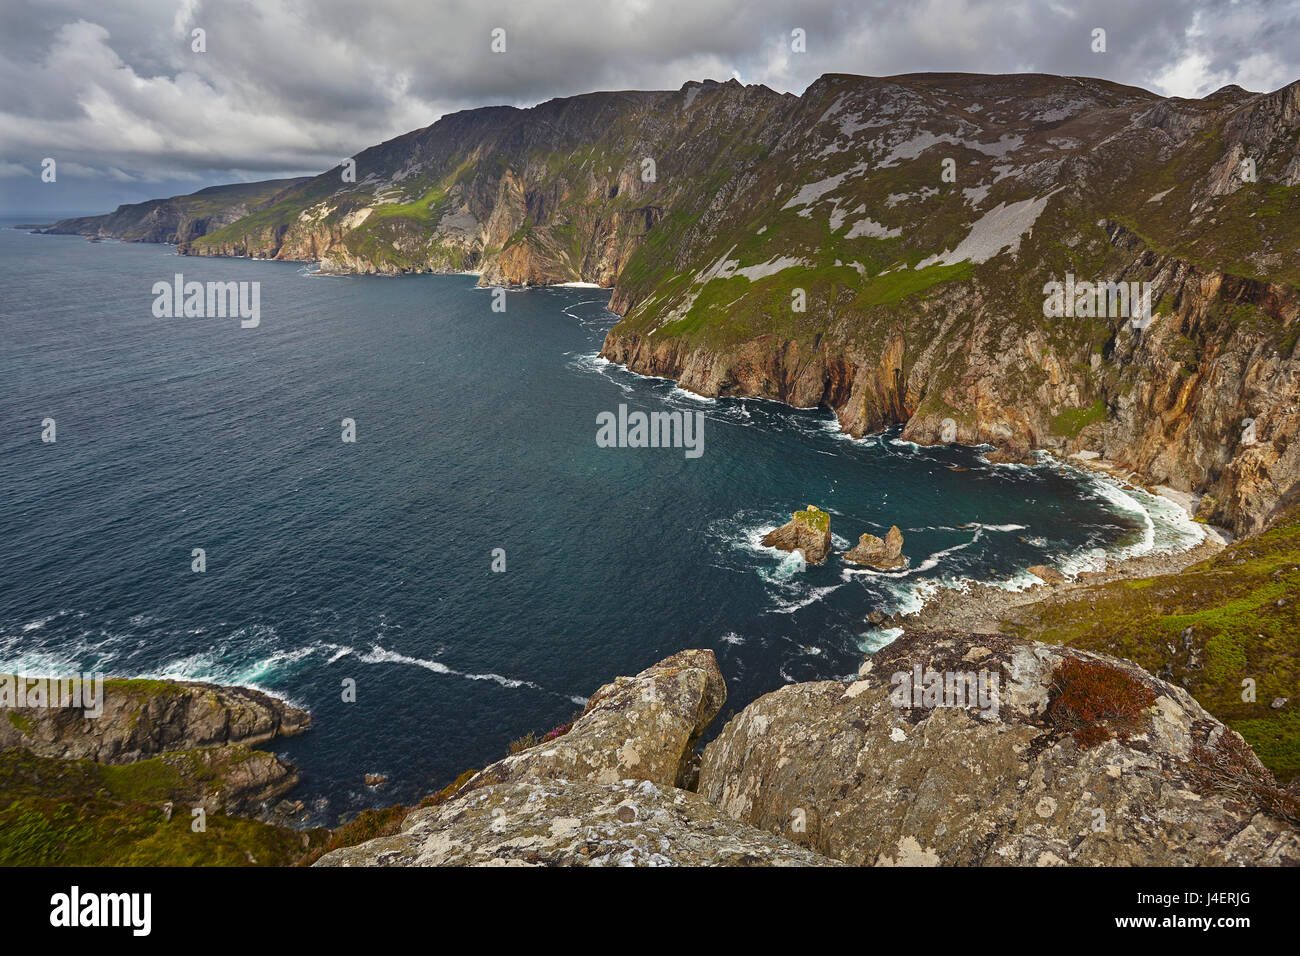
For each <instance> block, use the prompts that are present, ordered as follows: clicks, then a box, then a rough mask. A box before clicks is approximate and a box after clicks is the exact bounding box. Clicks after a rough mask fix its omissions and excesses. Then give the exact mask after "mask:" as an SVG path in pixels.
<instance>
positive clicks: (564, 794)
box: [315, 780, 839, 866]
mask: <svg viewBox="0 0 1300 956" xmlns="http://www.w3.org/2000/svg"><path fill="white" fill-rule="evenodd" d="M315 865H316V866H836V865H839V864H837V863H835V861H833V860H828V859H826V858H825V857H823V856H821V855H820V854H817V853H815V852H812V851H811V850H808V849H805V848H804V847H800V846H797V845H796V844H794V843H791V842H790V841H789V840H785V839H782V838H781V837H779V836H774V835H772V834H770V833H765V832H763V831H762V830H758V829H755V828H754V827H751V826H748V825H746V824H744V823H740V822H738V821H736V820H733V819H731V818H730V817H728V816H726V815H725V814H723V813H720V812H719V811H718V810H717V809H715V808H714V807H713V806H711V805H710V804H708V803H706V802H705V801H704V800H701V799H700V798H699V797H698V796H696V795H695V794H693V793H690V792H688V791H685V790H674V789H671V788H665V787H659V786H656V785H655V784H653V783H651V782H650V781H648V780H642V781H639V782H637V781H631V780H625V781H620V782H618V783H605V784H599V783H590V782H580V781H570V782H561V781H556V780H547V781H514V782H511V783H503V784H496V785H493V786H487V787H482V788H480V789H477V790H474V791H472V792H470V793H468V794H466V795H464V796H462V797H459V798H457V799H455V800H453V801H451V802H450V803H446V804H443V805H442V806H438V807H430V808H428V809H424V810H416V811H415V812H414V813H412V814H411V815H410V816H409V817H407V818H406V822H405V823H404V824H403V828H402V832H401V833H398V834H395V835H394V836H390V837H380V838H378V839H375V840H370V841H368V842H366V843H362V844H360V845H358V846H354V847H347V848H344V849H340V850H335V851H333V852H331V853H327V854H325V855H324V856H323V857H321V858H320V860H318V861H317V862H316V864H315Z"/></svg>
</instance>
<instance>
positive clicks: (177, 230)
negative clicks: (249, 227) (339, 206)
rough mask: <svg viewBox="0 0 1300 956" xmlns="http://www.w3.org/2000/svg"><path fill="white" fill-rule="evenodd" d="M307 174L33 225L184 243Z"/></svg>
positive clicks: (58, 230) (50, 230)
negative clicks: (107, 212) (43, 224)
mask: <svg viewBox="0 0 1300 956" xmlns="http://www.w3.org/2000/svg"><path fill="white" fill-rule="evenodd" d="M305 182H307V180H306V179H271V180H267V181H266V182H260V183H236V184H234V185H230V186H210V187H208V188H207V189H201V190H199V191H198V192H196V193H191V194H190V195H188V196H172V197H171V198H170V199H150V200H149V201H148V202H141V203H131V204H129V205H125V206H118V207H117V209H116V210H115V211H113V212H111V213H109V214H108V215H106V216H82V217H79V218H76V219H61V220H59V221H58V222H56V223H54V224H53V225H52V226H45V227H43V228H41V227H38V228H37V229H36V230H35V231H37V232H43V233H49V234H51V235H74V236H91V237H94V238H102V239H122V240H125V241H127V242H171V243H181V242H187V241H189V240H190V239H196V238H198V237H199V236H202V235H205V234H206V233H208V232H211V231H213V230H214V229H220V228H221V227H222V226H225V225H228V224H230V223H232V222H235V221H237V220H239V219H242V218H244V217H245V216H248V215H250V214H251V213H253V212H254V211H256V210H258V209H260V208H262V207H263V206H265V205H267V204H268V203H270V202H274V201H275V198H276V197H277V196H279V195H280V194H281V193H283V192H284V191H285V190H289V189H293V188H294V187H296V186H299V185H301V184H303V183H305Z"/></svg>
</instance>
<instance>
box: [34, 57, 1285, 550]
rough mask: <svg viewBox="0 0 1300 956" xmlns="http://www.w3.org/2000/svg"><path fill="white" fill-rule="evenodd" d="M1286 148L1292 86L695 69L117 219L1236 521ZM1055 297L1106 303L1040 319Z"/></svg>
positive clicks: (1273, 329)
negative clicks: (778, 78)
mask: <svg viewBox="0 0 1300 956" xmlns="http://www.w3.org/2000/svg"><path fill="white" fill-rule="evenodd" d="M1298 143H1300V83H1293V84H1291V85H1289V86H1287V87H1284V88H1282V89H1280V90H1277V91H1275V92H1273V93H1267V94H1252V93H1247V92H1245V91H1243V90H1240V89H1237V88H1235V87H1233V88H1225V89H1224V90H1221V91H1219V92H1218V93H1216V94H1214V95H1212V96H1209V97H1206V98H1204V99H1200V100H1186V99H1179V98H1163V97H1160V96H1157V95H1155V94H1153V93H1150V92H1148V91H1145V90H1141V89H1136V88H1133V87H1126V86H1121V85H1118V84H1115V83H1109V82H1106V81H1103V80H1097V79H1089V78H1080V77H1057V76H1046V75H1038V74H1017V75H1010V76H983V75H974V74H916V75H907V76H896V77H886V78H871V77H860V76H848V75H840V74H831V75H827V76H824V77H822V78H821V79H819V80H818V81H817V82H816V83H814V84H813V85H812V86H810V87H809V88H808V90H807V91H805V93H804V94H803V95H802V96H798V97H796V96H793V95H788V94H784V95H783V94H777V93H775V92H773V91H771V90H769V89H767V88H766V87H762V86H742V85H741V84H740V83H738V82H736V81H734V80H733V81H729V82H727V83H721V84H720V83H715V82H712V81H709V82H705V83H688V84H686V86H684V87H683V88H682V89H681V90H678V91H675V92H617V93H592V94H588V95H584V96H577V97H571V98H567V99H557V100H551V101H549V102H547V103H543V104H541V105H540V106H537V107H534V108H532V109H527V110H521V109H515V108H512V107H491V108H486V109H478V110H469V111H465V112H460V113H455V114H452V115H449V116H446V117H443V118H442V119H440V120H439V121H438V122H436V123H434V124H433V125H431V126H429V127H427V128H425V129H421V130H416V131H414V132H411V133H408V134H406V135H404V136H400V137H397V138H395V139H393V140H390V141H388V142H386V143H383V144H381V145H379V146H375V147H372V148H370V149H367V150H364V151H363V152H361V153H359V154H357V156H355V157H353V159H352V160H350V161H349V162H348V163H347V164H344V165H341V166H339V167H336V168H335V169H333V170H330V171H329V172H326V173H323V174H321V175H320V176H317V177H315V178H313V179H311V180H308V181H306V182H302V183H298V184H295V185H292V186H290V187H289V188H287V189H282V190H277V191H275V192H274V195H271V196H269V197H267V196H262V197H261V199H260V200H259V202H258V203H257V204H256V205H253V204H252V203H250V202H248V201H246V200H245V199H240V201H239V202H234V201H233V200H234V199H235V196H234V194H232V195H231V196H230V197H228V198H229V199H230V200H231V201H230V202H228V203H227V205H226V207H225V208H224V209H222V210H221V211H219V212H217V213H213V214H209V215H208V217H207V218H206V219H205V220H204V221H203V223H202V228H200V226H199V225H198V224H197V223H198V218H197V217H196V216H194V215H191V221H190V222H189V223H188V224H187V225H185V226H184V228H182V224H181V223H180V222H177V223H176V224H175V226H174V227H173V226H171V225H168V226H167V227H166V228H162V227H158V228H156V229H154V231H153V232H152V233H150V231H149V228H147V227H146V226H145V225H144V224H143V223H142V222H140V221H137V220H139V219H140V217H139V215H138V214H133V216H134V218H132V217H128V218H129V219H131V221H132V223H133V225H132V226H131V229H133V230H135V231H134V232H131V233H130V234H131V235H133V236H137V237H138V236H143V235H150V234H153V235H158V234H159V233H161V232H167V233H168V234H170V233H171V232H174V233H175V234H176V236H177V240H178V241H179V242H180V250H181V251H182V252H184V253H187V254H191V255H239V256H249V255H251V256H260V257H276V258H281V259H295V260H316V261H319V262H320V264H321V268H322V269H324V270H325V271H331V272H356V273H385V274H396V273H403V272H455V271H463V270H472V271H476V272H479V273H480V274H481V275H480V283H481V284H483V285H497V284H539V283H554V282H564V281H586V282H595V283H598V284H600V285H602V286H606V287H611V288H612V295H611V299H610V308H611V309H612V310H613V311H615V312H617V313H619V314H620V315H622V316H623V319H622V321H620V322H619V323H618V324H617V325H616V326H615V327H614V328H613V329H612V330H611V331H610V333H609V335H608V337H607V338H606V341H605V343H604V348H603V352H602V354H603V355H604V356H605V357H606V358H609V359H611V360H613V361H616V362H619V363H623V364H625V365H627V366H628V367H629V368H631V369H633V370H634V371H637V372H642V373H645V374H650V375H658V376H666V377H670V378H674V379H677V380H679V381H680V382H681V384H682V385H683V387H685V388H688V389H691V390H693V391H696V392H699V393H702V394H705V395H710V396H717V395H752V396H762V397H767V398H773V399H777V400H780V401H785V402H790V403H792V404H795V405H800V406H813V405H821V406H825V407H828V408H831V409H833V410H834V411H835V413H836V414H837V416H838V417H839V421H840V423H841V425H842V427H843V428H844V429H845V430H846V431H848V432H850V433H852V434H854V435H861V434H863V433H866V432H870V431H875V430H879V429H881V428H884V427H887V426H891V425H903V426H905V428H904V432H903V437H904V438H905V439H909V440H914V441H918V442H922V443H933V442H937V441H947V440H955V441H960V442H963V443H969V444H975V443H983V442H987V443H990V444H993V445H997V446H1000V448H1001V449H1002V454H1004V455H1006V456H1008V457H1009V458H1012V459H1019V458H1023V457H1024V456H1025V454H1026V453H1027V452H1028V451H1029V450H1030V449H1033V448H1047V449H1051V450H1054V451H1057V452H1060V453H1072V452H1075V451H1080V450H1086V451H1094V452H1098V453H1100V454H1102V455H1104V456H1105V457H1107V458H1108V459H1111V460H1114V461H1115V462H1117V463H1119V464H1120V465H1121V466H1123V467H1125V468H1128V469H1131V470H1132V471H1134V472H1136V473H1137V474H1139V475H1141V476H1144V477H1146V478H1147V479H1149V480H1150V481H1151V482H1152V483H1161V484H1167V485H1169V486H1171V487H1174V488H1177V489H1180V490H1184V491H1192V492H1196V493H1199V494H1204V495H1205V499H1204V509H1205V510H1204V514H1203V516H1204V517H1205V518H1207V519H1208V520H1212V521H1215V522H1217V523H1221V524H1225V525H1228V526H1230V527H1232V528H1233V529H1234V530H1235V531H1238V532H1253V531H1257V530H1259V529H1260V528H1261V527H1262V526H1263V522H1264V520H1265V519H1266V517H1267V515H1268V514H1269V512H1270V511H1271V509H1272V508H1273V506H1274V505H1275V503H1276V502H1277V501H1278V500H1279V499H1280V498H1281V497H1282V496H1283V495H1284V494H1285V493H1286V491H1287V490H1288V489H1289V488H1290V487H1292V486H1293V485H1294V484H1295V482H1296V481H1297V478H1300V444H1298V443H1297V442H1296V440H1295V439H1296V437H1297V431H1298V430H1300V412H1297V408H1298V407H1300V401H1298V400H1300V375H1298V374H1297V371H1298V366H1297V359H1296V346H1297V342H1298V341H1300V321H1298V319H1300V257H1297V248H1298V247H1300V151H1298V145H1297V144H1298ZM227 188H230V189H234V188H235V187H227ZM205 192H211V191H205ZM203 195H204V194H203V193H200V194H196V197H199V196H203ZM191 198H195V197H191ZM210 198H211V197H209V199H210ZM167 203H169V204H171V205H173V206H174V205H176V203H177V200H169V201H167ZM146 205H147V204H146ZM120 212H121V211H119V213H120ZM245 212H246V213H247V214H243V213H245ZM116 215H118V214H115V216H116ZM112 218H113V217H102V219H103V220H104V221H100V220H96V221H95V222H94V224H93V225H88V224H87V223H85V222H78V221H71V224H69V223H60V224H56V226H55V227H53V228H54V229H55V230H57V231H91V230H93V231H95V233H96V234H101V235H108V234H119V235H126V234H127V233H128V230H127V229H126V226H124V225H121V224H115V223H114V222H109V221H107V220H111V219H112ZM169 222H170V221H169ZM218 222H220V223H223V224H221V225H220V226H219V227H216V228H212V227H213V226H216V225H217V223H218ZM182 233H184V235H182ZM1076 282H1077V283H1083V282H1086V283H1090V284H1097V285H1102V286H1106V285H1107V284H1110V285H1109V288H1108V289H1107V290H1106V291H1107V293H1108V297H1106V296H1103V300H1102V301H1101V302H1093V301H1092V300H1091V298H1089V297H1086V296H1082V295H1080V296H1078V298H1077V299H1076V297H1075V296H1074V295H1073V294H1071V295H1070V296H1069V298H1068V299H1064V298H1058V299H1057V300H1056V303H1055V305H1053V303H1052V302H1051V301H1049V300H1051V298H1052V296H1051V295H1050V294H1049V292H1048V290H1049V288H1050V285H1049V284H1051V283H1061V284H1066V283H1070V284H1071V287H1072V288H1073V283H1076ZM1120 283H1122V284H1124V290H1125V292H1126V293H1127V291H1128V290H1129V288H1130V287H1129V285H1128V284H1129V283H1138V284H1139V285H1138V286H1137V287H1136V288H1137V291H1138V292H1139V293H1141V292H1142V291H1145V292H1147V293H1149V303H1150V310H1149V312H1147V313H1141V311H1140V310H1138V309H1135V308H1134V303H1129V302H1127V300H1126V299H1125V300H1121V299H1120V292H1119V288H1118V286H1116V285H1115V284H1120ZM1143 283H1149V285H1147V286H1143V285H1141V284H1143ZM1134 298H1135V302H1136V301H1140V300H1141V295H1140V294H1139V295H1137V296H1135V297H1134ZM1085 299H1086V300H1087V301H1088V302H1089V303H1090V304H1089V305H1086V306H1085V305H1079V304H1078V303H1079V302H1082V301H1084V300H1085ZM1067 303H1068V304H1067Z"/></svg>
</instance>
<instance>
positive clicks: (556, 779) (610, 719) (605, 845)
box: [316, 650, 833, 866]
mask: <svg viewBox="0 0 1300 956" xmlns="http://www.w3.org/2000/svg"><path fill="white" fill-rule="evenodd" d="M725 699H726V686H725V684H724V683H723V680H722V675H721V673H719V671H718V668H717V663H716V661H715V660H714V657H713V652H712V651H706V650H692V651H682V652H681V653H678V654H674V655H673V656H672V657H669V658H668V659H666V660H664V661H661V662H660V663H658V664H656V665H655V666H653V667H650V668H647V669H646V670H644V671H642V672H641V673H639V674H637V675H636V676H635V677H620V678H617V679H616V680H615V681H614V682H613V683H611V684H607V685H605V686H604V687H602V688H601V689H600V690H598V691H597V692H596V693H595V694H593V695H592V697H591V700H590V701H589V702H588V705H587V709H586V711H585V713H584V714H583V716H582V717H580V718H579V719H578V720H577V721H575V722H574V724H573V726H572V728H571V729H570V730H569V731H568V733H566V734H565V735H563V736H562V737H559V738H557V739H555V740H553V741H549V742H547V743H543V744H538V745H536V746H534V747H532V748H530V749H528V750H525V751H523V752H521V753H518V754H515V755H513V756H510V757H507V758H505V759H504V760H501V761H499V762H498V763H496V764H493V765H492V766H490V767H488V768H486V769H485V770H483V771H482V772H480V773H478V774H476V775H475V776H473V777H472V778H470V780H469V781H468V782H466V783H465V784H464V785H463V786H462V787H461V788H460V789H459V790H457V791H456V792H455V795H454V796H453V797H452V798H451V799H450V800H448V801H447V802H444V803H440V804H438V805H436V806H433V807H428V808H425V809H421V810H416V811H415V812H413V813H412V814H410V815H409V816H408V817H407V818H406V820H405V821H404V822H403V824H402V829H401V832H400V833H397V834H395V835H393V836H387V837H380V838H378V839H374V840H370V841H368V842H366V843H362V844H359V845H357V846H353V847H348V848H345V849H340V850H336V851H333V852H331V853H328V854H326V855H325V856H323V857H322V858H321V859H320V860H319V861H318V863H317V864H316V865H317V866H478V865H484V866H509V865H533V866H663V865H684V866H763V865H767V866H825V865H833V864H832V861H830V860H827V859H825V858H823V857H821V856H820V855H818V854H816V853H813V852H810V851H808V850H805V849H803V848H801V847H798V846H795V845H794V844H792V843H790V842H789V841H787V840H785V839H783V838H782V837H779V836H774V835H772V834H769V833H764V832H762V831H761V830H756V829H754V828H753V827H750V826H748V825H747V824H744V823H739V822H737V821H735V820H732V819H730V818H729V817H727V816H726V815H724V814H722V813H720V812H719V811H718V810H717V809H716V808H714V807H713V806H711V805H710V804H708V803H707V802H705V801H704V800H701V799H700V798H699V797H697V796H696V795H695V794H694V793H691V792H690V791H688V790H686V789H682V787H681V785H682V784H684V783H687V782H688V781H687V779H686V778H687V776H688V771H689V769H690V765H691V763H692V760H691V758H692V756H693V753H694V747H695V744H696V742H697V741H698V740H699V736H700V734H701V733H703V731H704V729H705V727H707V726H708V724H709V722H710V721H712V719H713V718H714V717H715V716H716V715H717V713H718V711H719V710H720V709H721V707H722V704H723V702H724V701H725Z"/></svg>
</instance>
